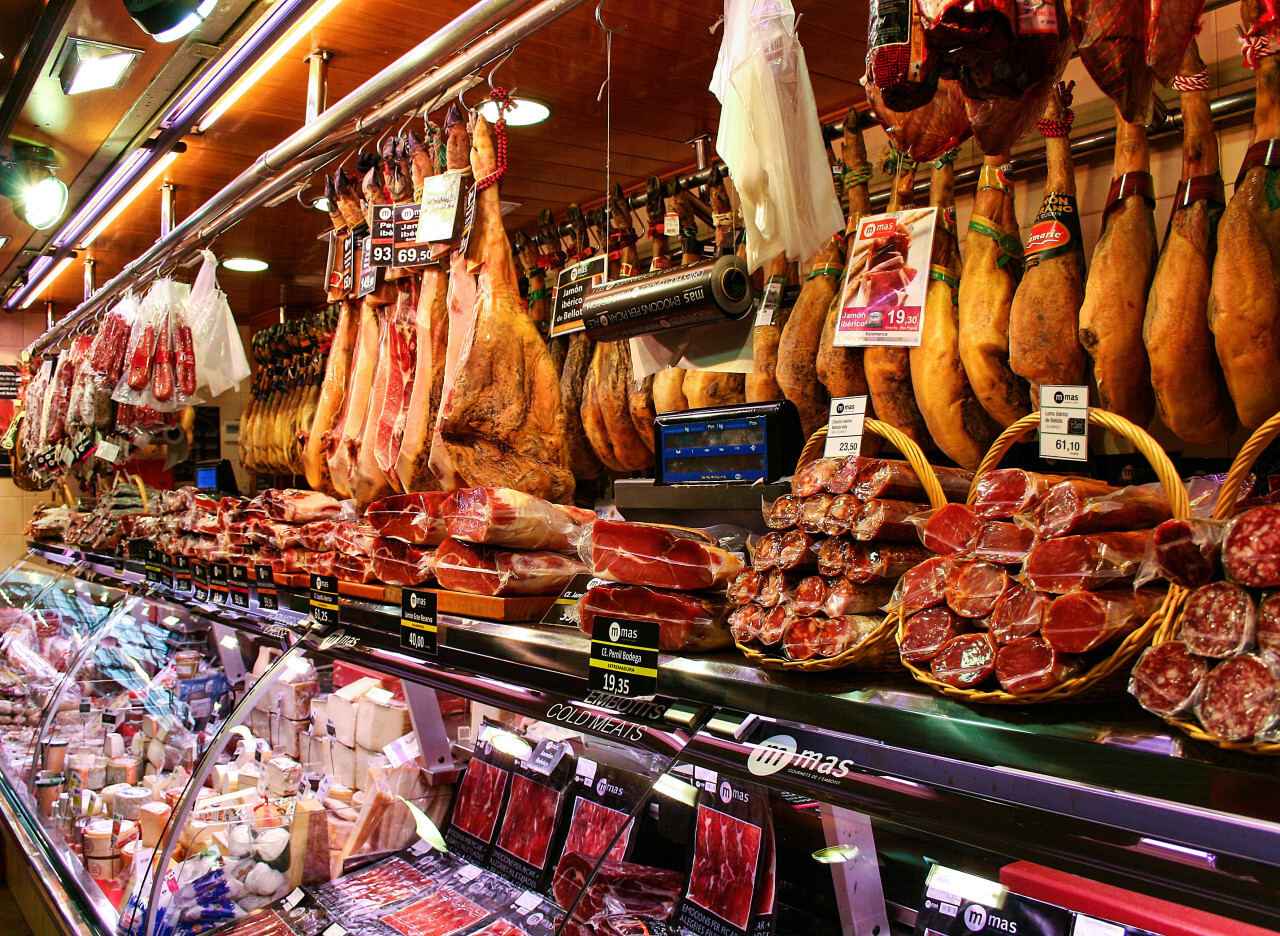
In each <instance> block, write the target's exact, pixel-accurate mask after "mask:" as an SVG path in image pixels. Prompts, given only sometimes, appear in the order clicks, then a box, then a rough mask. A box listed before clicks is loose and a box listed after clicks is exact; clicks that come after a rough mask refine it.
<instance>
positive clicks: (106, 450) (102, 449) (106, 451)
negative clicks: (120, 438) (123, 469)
mask: <svg viewBox="0 0 1280 936" xmlns="http://www.w3.org/2000/svg"><path fill="white" fill-rule="evenodd" d="M93 454H94V455H96V456H97V457H98V458H101V459H102V460H103V461H104V462H110V463H111V464H113V465H114V464H115V461H116V459H117V458H119V457H120V446H118V445H116V444H115V443H114V442H107V441H106V440H103V441H102V442H99V443H98V450H97V451H96V452H94V453H93Z"/></svg>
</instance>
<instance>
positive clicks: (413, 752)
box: [382, 731, 422, 767]
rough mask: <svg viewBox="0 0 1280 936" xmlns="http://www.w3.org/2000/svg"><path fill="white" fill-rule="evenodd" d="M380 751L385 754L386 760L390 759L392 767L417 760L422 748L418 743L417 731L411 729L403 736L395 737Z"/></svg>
mask: <svg viewBox="0 0 1280 936" xmlns="http://www.w3.org/2000/svg"><path fill="white" fill-rule="evenodd" d="M382 753H384V754H386V755H387V760H389V761H391V766H392V767H399V766H401V765H402V764H407V763H409V762H410V761H413V760H417V759H418V755H419V754H421V753H422V748H421V747H420V746H419V745H418V733H417V732H416V731H411V732H409V733H408V734H407V735H404V736H403V737H399V738H396V739H395V740H394V741H392V742H391V743H390V744H388V745H387V746H386V747H385V748H383V749H382Z"/></svg>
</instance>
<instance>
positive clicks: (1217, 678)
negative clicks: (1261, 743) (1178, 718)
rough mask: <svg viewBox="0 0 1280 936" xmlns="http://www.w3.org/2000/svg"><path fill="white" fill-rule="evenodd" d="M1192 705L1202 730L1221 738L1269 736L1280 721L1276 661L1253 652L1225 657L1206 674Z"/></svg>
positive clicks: (1238, 739)
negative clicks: (1197, 698) (1201, 690)
mask: <svg viewBox="0 0 1280 936" xmlns="http://www.w3.org/2000/svg"><path fill="white" fill-rule="evenodd" d="M1195 708H1196V715H1197V717H1198V718H1199V719H1200V724H1201V725H1202V726H1204V729H1205V730H1206V731H1208V732H1209V733H1210V734H1213V735H1215V736H1216V737H1218V738H1220V739H1221V740H1223V741H1252V740H1255V739H1259V738H1260V736H1261V737H1266V736H1268V735H1269V734H1270V733H1271V732H1272V730H1273V729H1274V728H1275V727H1276V723H1277V721H1278V720H1280V676H1278V675H1277V671H1276V662H1275V661H1274V660H1269V659H1266V658H1264V657H1260V656H1256V655H1253V654H1244V655H1241V656H1237V657H1232V658H1231V659H1230V660H1224V661H1223V662H1222V663H1219V664H1218V665H1217V666H1215V667H1214V668H1213V669H1212V670H1210V671H1209V675H1208V676H1206V677H1205V680H1204V690H1203V692H1202V693H1201V696H1200V700H1199V701H1198V702H1197V703H1196V707H1195Z"/></svg>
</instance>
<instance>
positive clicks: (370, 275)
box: [356, 234, 378, 296]
mask: <svg viewBox="0 0 1280 936" xmlns="http://www.w3.org/2000/svg"><path fill="white" fill-rule="evenodd" d="M372 241H373V238H372V237H370V236H369V235H368V234H366V235H365V236H364V237H362V238H360V256H359V261H360V265H359V270H360V281H359V282H358V283H357V284H356V296H367V295H369V293H371V292H373V291H374V290H375V289H377V288H378V268H377V267H376V266H373V265H372V264H373V259H372V258H373V248H372V247H371V246H370V245H371V243H372Z"/></svg>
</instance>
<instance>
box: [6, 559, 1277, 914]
mask: <svg viewBox="0 0 1280 936" xmlns="http://www.w3.org/2000/svg"><path fill="white" fill-rule="evenodd" d="M197 588H199V592H198V593H197V592H196V589H197ZM273 591H274V594H272V592H273ZM233 592H236V593H238V594H236V597H235V598H234V599H233V598H232V593H233ZM264 605H265V607H264ZM320 608H322V609H324V610H323V611H321V612H320V613H317V609H320ZM406 608H407V602H406V605H405V607H397V606H391V605H388V604H384V603H380V602H374V601H369V600H364V599H360V598H355V597H349V596H345V595H344V596H333V595H327V594H317V593H313V592H311V591H310V590H308V589H292V588H288V587H284V586H282V585H280V586H274V588H273V587H272V586H271V585H269V584H267V583H263V585H262V587H261V588H260V587H259V586H258V585H257V584H256V583H253V582H250V583H248V584H245V585H243V586H242V587H240V588H237V587H235V586H234V584H232V587H230V588H228V587H226V586H222V587H217V586H216V585H215V587H209V588H206V587H203V586H202V585H201V584H200V583H193V582H191V581H190V579H189V578H187V577H185V576H182V575H180V574H174V572H173V571H172V570H168V569H164V568H157V567H155V566H151V567H149V566H148V563H146V562H142V561H134V560H126V559H125V558H124V557H123V555H121V554H118V555H116V556H102V555H94V554H92V553H88V552H83V551H78V550H76V549H73V548H70V547H65V546H59V545H50V544H35V543H33V544H31V546H30V552H29V554H28V555H27V556H26V557H25V558H24V559H23V560H21V561H19V562H17V563H15V564H14V565H13V566H11V567H10V568H9V569H7V570H5V571H4V572H3V574H2V575H0V630H2V631H3V636H0V656H2V658H0V745H2V747H3V760H2V761H0V792H2V793H3V795H2V796H0V818H2V819H3V826H4V832H5V837H6V839H7V843H6V845H7V847H6V856H7V858H8V860H9V862H10V865H9V867H10V872H9V873H10V875H11V876H12V875H14V874H16V873H19V871H18V869H16V868H14V867H13V864H12V862H14V861H21V862H25V863H26V864H27V865H28V869H29V873H30V876H31V877H32V878H33V879H34V880H35V881H36V882H37V889H38V890H39V891H40V894H41V897H42V899H43V900H44V902H45V904H46V906H47V908H48V909H49V911H50V912H51V914H52V915H53V916H54V917H56V918H57V920H58V922H59V924H60V926H61V927H62V928H63V929H64V930H65V931H67V932H71V933H77V934H86V936H89V934H108V933H113V932H118V933H123V934H136V936H157V934H165V936H168V934H192V936H194V934H203V933H211V932H218V933H223V932H226V933H235V934H236V936H246V934H253V936H343V934H364V933H369V934H379V936H521V934H523V936H558V934H559V933H562V932H563V933H568V934H571V936H647V934H653V936H658V934H665V933H667V932H671V933H673V934H674V933H676V932H679V933H691V934H695V936H767V934H771V933H777V934H790V933H806V934H810V936H815V934H831V936H836V934H838V933H845V934H850V933H852V934H856V936H864V934H865V936H882V934H888V933H895V934H902V933H911V932H915V933H917V934H925V933H938V934H956V936H958V934H962V933H963V934H974V933H1010V934H1013V933H1017V934H1020V936H1028V934H1030V936H1036V934H1044V936H1057V934H1060V936H1095V934H1126V933H1127V934H1142V933H1157V934H1162V936H1174V934H1183V933H1186V934H1190V933H1219V932H1221V933H1249V932H1261V931H1262V930H1272V929H1280V795H1278V794H1280V769H1278V768H1280V761H1277V760H1276V759H1275V758H1268V757H1259V756H1251V755H1247V754H1236V753H1232V752H1227V751H1221V750H1218V749H1210V748H1206V747H1204V746H1201V745H1198V744H1197V743H1196V742H1194V741H1192V740H1190V739H1188V738H1184V737H1182V736H1181V735H1178V734H1176V733H1170V732H1169V731H1168V730H1162V727H1161V726H1160V725H1159V723H1158V722H1155V721H1154V720H1152V719H1150V718H1149V717H1146V716H1144V715H1142V714H1141V713H1138V712H1136V711H1135V710H1134V709H1133V708H1132V707H1131V706H1120V705H1116V706H1102V705H1093V706H1042V707H1034V708H1017V709H1010V710H997V709H993V708H991V707H988V708H985V709H978V708H976V707H971V706H968V705H966V704H964V703H961V702H958V701H955V700H951V699H948V698H944V697H940V696H937V695H933V694H929V693H928V692H927V690H925V689H924V688H923V687H919V686H917V685H916V684H914V683H911V682H910V681H909V680H905V679H903V678H902V677H899V676H894V675H889V674H869V673H865V672H852V671H847V672H848V675H844V674H841V673H831V674H819V675H816V676H815V675H813V674H803V673H800V674H797V673H787V672H777V671H767V670H763V669H759V668H756V667H755V666H753V665H751V664H750V663H748V662H747V661H745V660H744V659H743V658H742V657H741V656H738V655H734V654H731V653H725V654H709V655H701V656H698V657H681V656H668V655H665V654H664V655H662V656H661V657H660V658H659V663H658V667H657V671H658V676H657V688H656V694H655V695H654V697H653V698H652V699H649V700H639V699H622V698H618V697H615V696H610V695H605V694H604V693H602V692H598V691H592V690H591V689H590V688H589V679H588V670H589V656H590V641H589V640H588V638H586V637H585V636H583V635H582V633H581V632H580V631H579V630H578V629H577V628H576V627H575V626H563V627H557V626H553V625H534V624H501V623H494V622H488V621H483V620H476V619H469V618H464V617H461V616H457V615H451V614H446V613H443V612H440V613H436V614H434V615H433V618H434V619H433V620H432V618H431V617H427V618H424V617H422V616H419V615H411V614H409V613H408V611H407V610H406ZM415 618H416V619H415ZM424 621H426V622H427V623H425V624H424V623H423V622H424ZM431 628H434V630H431ZM427 632H429V633H430V636H431V638H433V639H425V640H424V639H423V635H424V634H425V633H427ZM1255 927H1256V928H1258V929H1255Z"/></svg>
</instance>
